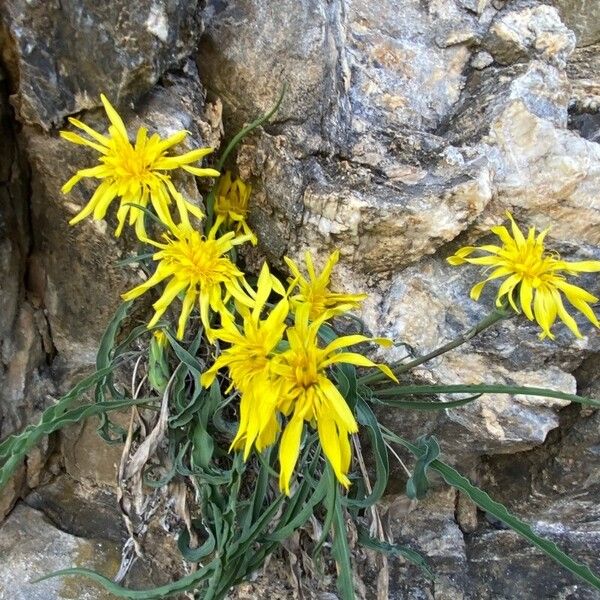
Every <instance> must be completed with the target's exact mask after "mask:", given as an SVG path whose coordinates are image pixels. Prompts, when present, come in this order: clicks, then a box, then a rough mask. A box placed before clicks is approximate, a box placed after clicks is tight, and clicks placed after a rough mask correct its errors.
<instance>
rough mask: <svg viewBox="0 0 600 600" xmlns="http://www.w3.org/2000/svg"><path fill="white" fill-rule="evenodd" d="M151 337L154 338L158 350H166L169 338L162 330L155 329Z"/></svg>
mask: <svg viewBox="0 0 600 600" xmlns="http://www.w3.org/2000/svg"><path fill="white" fill-rule="evenodd" d="M152 336H153V337H154V340H155V343H156V344H157V346H158V347H159V348H166V347H167V344H168V343H169V338H168V337H167V334H166V333H165V332H164V331H163V330H162V329H156V330H155V331H153V332H152Z"/></svg>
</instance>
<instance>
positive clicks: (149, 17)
mask: <svg viewBox="0 0 600 600" xmlns="http://www.w3.org/2000/svg"><path fill="white" fill-rule="evenodd" d="M3 18H4V23H5V25H4V26H5V29H6V32H7V35H6V38H5V41H4V43H3V48H2V52H3V54H4V57H5V58H4V60H5V64H6V65H7V66H8V69H9V71H10V72H11V76H12V78H13V80H14V81H18V82H19V89H18V90H16V93H15V96H14V103H15V106H16V109H17V114H18V116H19V118H20V120H22V121H23V122H25V123H30V124H36V125H41V126H42V127H43V128H44V129H46V130H47V129H49V128H51V127H52V126H56V125H59V124H60V123H61V122H62V120H63V118H64V117H65V116H66V115H69V114H72V113H75V112H79V111H82V110H85V109H90V108H94V107H96V106H99V105H100V94H101V93H105V94H106V95H107V96H109V97H110V98H112V99H114V101H115V102H116V103H120V101H121V99H125V98H130V97H134V98H135V97H139V96H140V95H142V94H143V93H145V92H146V91H147V90H148V89H150V87H152V85H154V84H155V83H156V82H157V81H158V79H159V78H160V77H161V76H162V74H163V73H164V71H166V70H167V69H168V68H170V67H176V66H178V65H179V64H180V63H181V61H182V60H183V59H185V58H186V57H187V56H188V55H189V54H190V53H191V52H192V50H193V48H194V45H195V43H196V42H197V39H198V35H199V34H200V32H201V26H200V21H199V19H198V2H196V1H192V2H183V1H181V2H179V1H171V2H168V3H164V2H156V1H155V0H144V1H143V2H138V3H136V5H135V8H134V7H133V6H131V5H130V4H129V3H128V2H110V3H98V2H93V1H91V0H86V1H84V2H79V1H78V2H75V1H69V2H56V1H54V0H53V1H51V2H45V1H44V0H42V1H37V0H36V1H34V2H28V1H26V0H10V1H9V2H6V3H4V8H3Z"/></svg>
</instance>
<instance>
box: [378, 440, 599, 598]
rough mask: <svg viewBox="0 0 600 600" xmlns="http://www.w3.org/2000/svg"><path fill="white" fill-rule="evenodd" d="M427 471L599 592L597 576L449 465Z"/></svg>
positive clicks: (410, 446) (440, 464)
mask: <svg viewBox="0 0 600 600" xmlns="http://www.w3.org/2000/svg"><path fill="white" fill-rule="evenodd" d="M385 436H386V437H387V438H388V439H389V440H390V441H392V442H395V443H397V444H401V445H402V446H404V447H405V448H407V449H408V450H410V451H411V452H412V453H413V454H414V455H415V456H417V457H419V456H421V455H422V454H423V451H422V450H421V449H420V448H419V447H418V446H415V444H412V443H411V442H409V441H407V440H405V439H404V438H402V437H400V436H398V435H396V434H394V433H392V432H391V431H389V430H386V431H385ZM429 468H430V469H434V470H435V471H437V472H438V473H439V474H440V475H441V476H442V477H443V478H444V480H445V481H446V483H448V484H449V485H451V486H453V487H455V488H457V489H459V490H461V491H462V492H464V493H465V494H466V495H467V496H468V497H469V498H470V499H471V500H472V501H473V502H474V503H475V504H476V505H477V506H479V508H481V509H482V510H484V511H486V512H488V513H489V514H491V515H492V516H494V517H496V518H497V519H498V520H500V521H502V522H503V523H505V524H506V525H508V527H510V528H511V529H512V530H513V531H514V532H515V533H517V534H519V535H520V536H522V537H523V538H525V539H526V540H527V541H529V542H531V543H532V544H533V545H534V546H537V547H538V548H539V549H540V550H542V552H544V554H546V556H548V557H549V558H551V559H552V560H553V561H555V562H557V563H558V564H559V565H561V566H562V567H564V568H565V569H568V570H569V571H571V573H573V574H575V575H577V576H578V577H580V578H581V579H582V580H584V581H586V582H587V583H589V584H590V585H591V586H592V587H593V588H595V589H596V590H600V577H598V575H596V574H595V573H593V572H592V570H591V569H590V568H589V567H588V566H587V565H584V564H582V563H580V562H577V561H576V560H574V559H572V558H571V557H570V556H569V555H567V554H565V553H564V552H563V551H562V550H561V549H560V548H559V547H558V546H557V545H556V544H555V543H554V542H552V541H550V540H547V539H545V538H543V537H541V536H539V535H537V534H536V533H535V532H534V531H533V529H532V528H531V526H530V525H528V524H527V523H525V522H523V521H521V519H519V518H518V517H516V516H515V515H513V514H512V513H510V512H509V511H508V509H507V508H506V507H505V506H504V505H503V504H500V502H496V501H495V500H492V499H491V498H490V497H489V496H488V494H487V493H486V492H484V491H483V490H481V489H480V488H478V487H477V486H475V485H473V484H472V483H471V482H470V481H469V480H468V479H467V478H466V477H463V476H462V475H461V474H460V473H459V472H458V471H456V470H455V469H453V468H452V467H451V466H449V465H447V464H446V463H444V462H442V461H440V460H434V461H432V462H431V463H430V465H429Z"/></svg>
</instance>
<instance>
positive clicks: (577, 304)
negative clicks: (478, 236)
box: [447, 212, 600, 339]
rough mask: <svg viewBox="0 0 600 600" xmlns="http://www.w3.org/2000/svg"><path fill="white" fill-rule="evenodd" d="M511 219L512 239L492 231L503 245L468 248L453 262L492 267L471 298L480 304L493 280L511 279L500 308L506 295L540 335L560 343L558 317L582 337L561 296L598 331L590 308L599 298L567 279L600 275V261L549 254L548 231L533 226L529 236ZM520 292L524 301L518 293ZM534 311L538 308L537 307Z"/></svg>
mask: <svg viewBox="0 0 600 600" xmlns="http://www.w3.org/2000/svg"><path fill="white" fill-rule="evenodd" d="M506 214H507V216H508V218H509V219H510V221H511V226H512V227H511V228H512V236H511V234H510V233H509V232H508V230H507V229H506V227H504V226H498V227H492V229H491V231H492V232H493V233H494V234H496V235H497V236H498V238H499V239H500V241H501V242H502V246H494V245H485V246H479V247H475V246H466V247H464V248H461V249H460V250H458V251H457V252H456V254H454V256H451V257H449V258H448V259H447V260H448V262H449V263H450V264H451V265H461V264H463V263H465V262H467V263H471V264H475V265H484V266H485V267H487V268H488V269H492V268H493V270H492V272H491V273H490V275H489V277H488V278H487V279H485V280H484V281H481V282H479V283H478V284H477V285H475V286H473V288H472V289H471V298H472V299H473V300H477V299H478V298H479V296H480V295H481V291H482V290H483V287H484V286H485V284H486V283H487V282H488V281H492V280H493V279H498V278H502V277H505V278H506V279H505V280H504V281H503V282H502V284H501V285H500V288H499V290H498V294H497V298H496V304H497V305H498V306H500V305H501V304H502V303H503V300H504V298H505V297H507V298H508V301H509V303H510V305H511V306H512V307H513V309H514V310H515V311H516V312H521V311H520V310H519V306H520V309H521V310H522V311H523V312H524V313H525V315H526V316H527V318H528V319H529V320H530V321H533V320H535V321H537V323H538V324H539V326H540V327H541V328H542V333H541V334H540V337H541V338H542V339H543V338H544V337H546V336H548V337H549V338H551V339H554V334H553V333H552V332H551V328H552V326H553V324H554V322H555V321H556V318H557V317H558V318H559V319H560V320H561V321H562V322H563V323H564V324H565V325H566V326H567V327H568V328H569V329H570V330H571V331H572V332H573V333H574V334H575V335H576V336H577V337H582V335H581V333H580V332H579V329H578V327H577V324H576V323H575V320H574V319H573V317H572V316H571V315H570V314H569V313H568V312H567V310H566V309H565V306H564V304H563V301H562V297H561V293H562V294H564V295H565V297H566V298H567V300H568V301H569V302H570V303H571V305H572V306H573V307H574V308H576V309H577V310H579V311H580V312H581V313H583V314H584V315H585V316H586V317H587V319H588V320H589V321H590V322H591V323H592V324H593V325H595V326H596V327H600V323H599V322H598V319H597V318H596V315H595V314H594V311H593V310H592V308H591V307H590V306H589V303H591V302H597V301H598V298H596V297H595V296H593V295H592V294H590V293H589V292H587V291H585V290H584V289H582V288H580V287H578V286H576V285H573V284H571V283H568V282H567V281H566V278H565V275H573V276H576V275H577V274H578V273H581V272H593V271H600V261H597V260H586V261H580V262H567V261H565V260H561V258H560V257H559V256H558V255H557V254H549V253H547V252H546V251H545V249H544V238H545V237H546V234H547V233H548V229H545V230H544V231H542V232H541V233H540V234H539V235H538V236H537V237H536V233H535V227H530V228H529V232H528V234H527V238H525V236H524V235H523V233H522V232H521V230H520V229H519V227H518V226H517V224H516V223H515V221H514V219H513V217H512V215H511V214H510V213H508V212H507V213H506ZM478 250H479V251H483V252H487V253H488V255H487V256H478V257H475V258H469V257H470V256H471V254H473V252H476V251H478ZM517 290H518V298H515V294H516V293H517ZM532 307H533V309H532Z"/></svg>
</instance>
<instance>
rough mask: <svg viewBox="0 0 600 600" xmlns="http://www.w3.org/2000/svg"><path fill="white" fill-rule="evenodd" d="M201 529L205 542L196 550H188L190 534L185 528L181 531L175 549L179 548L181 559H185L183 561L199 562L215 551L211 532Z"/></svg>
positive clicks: (213, 537)
mask: <svg viewBox="0 0 600 600" xmlns="http://www.w3.org/2000/svg"><path fill="white" fill-rule="evenodd" d="M202 529H203V530H204V532H205V533H206V541H205V542H204V543H203V544H201V545H200V546H198V548H190V534H189V532H188V530H187V529H185V528H184V529H182V531H181V533H180V534H179V537H178V538H177V547H178V548H179V551H180V552H181V554H182V556H183V558H185V560H187V561H188V562H194V563H195V562H199V561H201V560H202V559H203V558H204V557H205V556H208V555H209V554H210V553H211V552H213V551H214V549H215V546H216V542H215V536H214V535H213V533H212V531H210V529H206V528H204V527H203V528H202Z"/></svg>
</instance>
